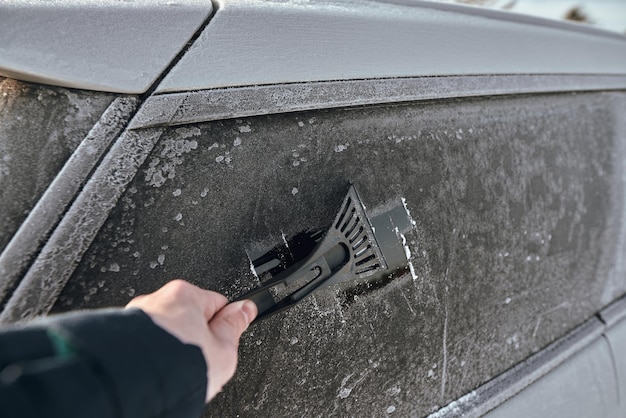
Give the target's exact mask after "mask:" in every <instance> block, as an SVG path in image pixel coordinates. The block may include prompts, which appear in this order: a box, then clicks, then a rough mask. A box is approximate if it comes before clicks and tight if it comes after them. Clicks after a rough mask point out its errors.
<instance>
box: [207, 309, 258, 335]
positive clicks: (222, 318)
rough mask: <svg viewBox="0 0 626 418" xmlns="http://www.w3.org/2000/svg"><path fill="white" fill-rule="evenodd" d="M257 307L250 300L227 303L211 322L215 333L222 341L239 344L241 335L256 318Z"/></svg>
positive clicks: (210, 324) (210, 325)
mask: <svg viewBox="0 0 626 418" xmlns="http://www.w3.org/2000/svg"><path fill="white" fill-rule="evenodd" d="M256 315H257V307H256V305H255V304H254V302H252V301H250V300H242V301H239V302H233V303H231V304H228V305H226V306H225V307H224V308H223V309H222V310H221V311H219V312H218V313H217V314H215V316H214V317H213V319H212V320H211V321H210V322H209V327H210V328H211V330H212V331H213V333H214V335H215V336H216V337H217V338H218V339H220V340H221V341H222V342H224V343H227V344H229V345H234V346H237V344H238V343H239V337H241V334H242V333H243V332H244V331H245V330H246V329H247V328H248V326H249V325H250V323H251V322H252V321H253V320H254V318H256Z"/></svg>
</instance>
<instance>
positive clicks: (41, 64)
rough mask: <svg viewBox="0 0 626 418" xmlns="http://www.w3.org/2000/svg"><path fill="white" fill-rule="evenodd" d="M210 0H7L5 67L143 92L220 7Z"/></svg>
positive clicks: (42, 79) (1, 68) (0, 11)
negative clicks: (182, 0)
mask: <svg viewBox="0 0 626 418" xmlns="http://www.w3.org/2000/svg"><path fill="white" fill-rule="evenodd" d="M212 7H213V6H212V3H211V2H210V1H202V0H190V1H184V2H171V1H165V0H158V1H154V0H133V1H117V0H99V1H97V2H94V1H90V0H67V1H62V2H57V1H36V2H33V1H28V0H11V1H0V40H2V42H1V43H0V74H3V75H5V76H9V77H13V78H17V79H21V80H28V81H35V82H39V83H47V84H53V85H58V86H65V87H73V88H80V89H90V90H99V91H109V92H118V93H143V92H145V91H146V90H148V88H149V87H150V86H151V85H152V84H153V83H154V81H155V80H156V79H157V78H158V77H159V76H160V75H161V73H162V72H163V71H164V70H165V69H166V68H167V67H168V65H169V64H170V62H171V61H172V60H173V59H174V57H176V55H177V54H178V53H179V52H180V51H181V50H182V49H183V48H184V47H185V46H186V44H187V42H188V41H189V40H190V39H191V38H192V36H193V35H194V33H195V32H196V30H197V29H198V28H199V27H200V26H201V25H202V24H203V23H204V22H205V20H206V19H207V18H208V17H209V16H210V14H211V12H212Z"/></svg>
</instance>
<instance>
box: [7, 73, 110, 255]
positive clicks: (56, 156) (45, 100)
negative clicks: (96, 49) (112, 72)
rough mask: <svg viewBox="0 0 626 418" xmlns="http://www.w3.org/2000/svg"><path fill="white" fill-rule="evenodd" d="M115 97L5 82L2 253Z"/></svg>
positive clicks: (14, 81)
mask: <svg viewBox="0 0 626 418" xmlns="http://www.w3.org/2000/svg"><path fill="white" fill-rule="evenodd" d="M114 97H115V96H114V95H112V94H107V93H98V92H86V91H79V90H71V89H65V88H59V87H50V86H44V85H39V84H31V83H25V82H21V81H16V80H13V79H8V78H0V156H1V158H0V212H1V213H2V218H1V219H0V251H1V250H2V249H3V248H4V247H5V246H6V245H7V243H8V242H9V240H10V239H11V237H12V236H13V234H14V233H15V231H17V229H18V228H19V226H20V224H21V223H22V221H23V220H24V219H25V218H26V216H27V215H28V212H29V211H30V209H31V208H32V207H33V206H34V204H35V203H36V202H37V201H38V200H39V198H40V197H41V195H42V194H43V192H44V191H45V190H46V188H47V187H48V185H49V184H50V182H51V181H52V180H53V179H54V177H55V176H56V174H57V173H58V172H59V170H60V169H61V168H62V167H63V164H65V162H66V161H67V159H68V158H69V157H70V155H71V154H72V152H73V151H74V150H75V149H76V147H77V146H78V144H80V142H81V141H82V140H83V138H84V137H85V135H86V134H87V133H88V132H89V130H90V129H91V128H92V127H93V125H94V124H95V123H96V122H97V121H98V119H99V118H100V115H101V114H102V113H103V112H104V110H105V109H106V108H107V106H108V105H109V104H110V103H111V101H112V100H113V99H114Z"/></svg>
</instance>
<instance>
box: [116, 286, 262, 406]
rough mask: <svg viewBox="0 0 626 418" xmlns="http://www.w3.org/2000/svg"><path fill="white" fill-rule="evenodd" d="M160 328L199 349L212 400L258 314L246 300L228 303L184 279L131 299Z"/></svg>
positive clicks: (131, 304)
mask: <svg viewBox="0 0 626 418" xmlns="http://www.w3.org/2000/svg"><path fill="white" fill-rule="evenodd" d="M126 308H139V309H141V310H143V311H144V312H145V313H146V314H148V316H150V318H151V319H152V320H153V321H154V322H155V323H156V324H157V325H159V326H160V327H161V328H163V329H165V330H166V331H167V332H169V333H170V334H172V335H174V336H175V337H176V338H178V339H179V340H181V341H182V342H184V343H187V344H194V345H196V346H198V347H200V349H201V350H202V353H203V354H204V360H205V362H206V364H207V379H208V381H209V385H208V386H207V393H206V401H207V402H208V401H210V400H211V399H213V397H214V396H215V395H217V394H218V393H219V392H220V391H221V390H222V387H223V386H224V385H225V384H226V382H228V381H229V380H230V379H231V378H232V377H233V375H234V374H235V369H236V367H237V348H238V346H239V337H241V334H242V333H243V332H244V331H245V330H246V329H247V328H248V325H250V323H251V322H252V321H253V320H254V318H255V317H256V315H257V307H256V305H255V304H254V302H252V301H249V300H244V301H239V302H233V303H228V299H226V297H225V296H224V295H221V294H219V293H217V292H212V291H209V290H204V289H200V288H199V287H197V286H194V285H192V284H190V283H187V282H185V281H183V280H174V281H171V282H169V283H167V284H166V285H165V286H163V287H162V288H160V289H159V290H157V291H156V292H154V293H150V294H148V295H141V296H138V297H136V298H134V299H133V300H131V301H130V302H129V303H128V305H126Z"/></svg>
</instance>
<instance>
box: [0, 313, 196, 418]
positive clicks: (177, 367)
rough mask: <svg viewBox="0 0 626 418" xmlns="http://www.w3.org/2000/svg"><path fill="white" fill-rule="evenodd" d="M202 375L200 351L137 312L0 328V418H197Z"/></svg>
mask: <svg viewBox="0 0 626 418" xmlns="http://www.w3.org/2000/svg"><path fill="white" fill-rule="evenodd" d="M206 376H207V365H206V363H205V361H204V357H203V355H202V351H201V350H200V348H199V347H197V346H195V345H190V344H184V343H182V342H181V341H180V340H178V339H177V338H176V337H174V336H172V335H171V334H169V333H168V332H166V331H165V330H163V329H162V328H160V327H159V326H157V325H156V324H155V323H154V322H152V320H151V319H150V317H148V315H146V314H145V313H144V312H143V311H141V310H139V309H130V310H107V311H93V312H81V313H71V314H66V315H61V316H57V317H50V318H46V319H45V320H43V321H39V322H38V323H35V324H32V325H28V326H26V327H13V328H6V329H2V330H0V417H3V418H26V417H28V418H30V417H33V418H35V417H37V418H39V417H50V418H56V417H63V418H73V417H81V418H83V417H90V418H91V417H93V418H118V417H124V418H126V417H128V418H144V417H145V418H147V417H164V418H170V417H171V418H197V417H198V416H199V415H200V413H201V412H202V408H203V406H204V399H205V395H206V388H207V383H208V382H207V377H206Z"/></svg>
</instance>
